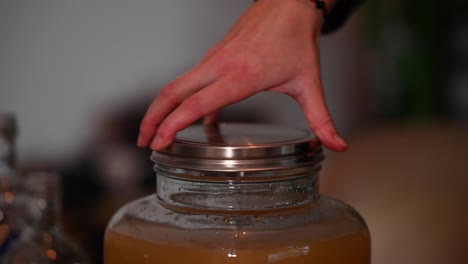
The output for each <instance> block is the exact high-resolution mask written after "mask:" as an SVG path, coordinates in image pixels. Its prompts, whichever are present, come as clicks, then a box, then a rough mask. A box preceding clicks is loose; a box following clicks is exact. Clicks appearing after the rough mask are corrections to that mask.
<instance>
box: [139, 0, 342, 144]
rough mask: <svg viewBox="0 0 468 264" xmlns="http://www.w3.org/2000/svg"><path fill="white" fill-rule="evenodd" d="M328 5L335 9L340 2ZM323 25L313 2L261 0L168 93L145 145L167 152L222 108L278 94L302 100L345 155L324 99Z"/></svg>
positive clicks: (143, 129)
mask: <svg viewBox="0 0 468 264" xmlns="http://www.w3.org/2000/svg"><path fill="white" fill-rule="evenodd" d="M326 5H327V8H328V10H330V9H331V8H332V7H333V5H334V0H329V1H326ZM322 24H323V11H322V10H319V9H317V8H316V7H315V5H314V4H313V3H311V2H310V1H307V0H260V1H257V2H256V3H255V4H253V5H252V6H251V7H250V8H249V9H248V10H247V11H246V12H245V13H244V14H243V15H242V16H241V17H240V18H239V20H238V21H237V23H236V24H235V25H234V26H233V27H232V28H231V30H230V31H229V32H228V33H227V35H226V36H225V37H224V38H223V39H222V40H221V41H220V42H219V43H218V44H217V45H215V46H214V47H213V48H212V49H211V50H210V51H209V52H208V53H207V54H206V56H205V57H204V59H203V60H202V61H201V62H200V63H199V64H197V65H196V66H195V67H194V68H193V69H191V70H190V71H189V72H187V73H185V74H183V75H182V76H180V77H179V78H177V79H176V80H174V81H173V82H171V83H170V84H169V85H167V86H166V87H164V88H163V89H162V91H161V93H160V94H159V96H157V97H156V98H155V99H154V101H153V103H152V104H151V106H150V107H149V108H148V110H147V112H146V114H145V117H144V118H143V121H142V123H141V126H140V135H139V138H138V143H137V144H138V146H140V147H148V146H151V148H152V149H154V150H161V149H163V148H165V147H167V146H168V145H169V144H170V143H171V142H172V140H173V139H174V137H175V135H176V133H177V132H178V131H180V130H182V129H184V128H186V127H187V126H189V125H191V124H192V123H194V122H196V121H197V120H199V119H200V118H203V117H205V120H204V121H205V123H213V122H216V120H217V116H218V114H217V113H218V111H219V110H220V109H222V108H223V107H225V106H227V105H230V104H234V103H236V102H239V101H241V100H244V99H246V98H248V97H250V96H252V95H255V94H257V93H259V92H262V91H275V92H281V93H285V94H287V95H290V96H292V97H293V98H294V99H295V100H296V101H297V102H298V104H299V105H300V106H301V108H302V110H303V111H304V114H305V116H306V119H307V122H308V123H309V125H310V128H311V129H312V130H313V131H314V132H315V133H316V134H317V136H318V137H319V138H320V140H321V141H322V143H323V145H325V146H326V147H327V148H329V149H331V150H334V151H344V150H346V149H347V147H348V145H347V144H346V142H345V141H344V140H343V139H342V138H341V137H340V136H339V135H338V133H337V131H336V128H335V125H334V123H333V120H332V118H331V116H330V114H329V111H328V108H327V105H326V102H325V98H324V93H323V86H322V80H321V73H320V54H319V40H320V31H321V28H322Z"/></svg>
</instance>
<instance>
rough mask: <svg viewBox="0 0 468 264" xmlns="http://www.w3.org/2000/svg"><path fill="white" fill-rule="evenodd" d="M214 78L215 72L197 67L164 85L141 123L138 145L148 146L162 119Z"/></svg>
mask: <svg viewBox="0 0 468 264" xmlns="http://www.w3.org/2000/svg"><path fill="white" fill-rule="evenodd" d="M214 80H215V73H214V72H212V71H211V72H210V71H207V70H201V69H200V67H197V68H195V69H193V70H191V71H189V72H187V73H186V74H184V75H182V76H181V77H179V78H178V79H176V80H175V81H173V82H172V83H170V84H169V85H167V86H166V87H164V88H163V89H162V90H161V93H160V94H159V96H158V97H156V99H155V100H154V101H153V103H152V104H151V106H150V107H149V108H148V110H147V111H146V114H145V116H144V118H143V120H142V122H141V125H140V134H139V136H138V142H137V145H138V146H139V147H147V146H148V145H149V144H150V142H151V140H152V139H153V136H154V134H155V133H156V131H157V129H158V126H159V125H160V123H161V122H162V120H163V119H164V118H165V117H166V116H167V115H168V114H169V113H171V112H172V111H173V110H174V109H175V108H176V107H177V106H178V105H179V104H181V103H182V102H183V101H184V100H185V99H186V98H188V97H189V96H190V95H192V94H193V93H195V92H196V91H198V90H199V89H201V88H203V87H205V86H207V85H209V84H210V83H211V82H213V81H214Z"/></svg>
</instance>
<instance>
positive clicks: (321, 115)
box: [296, 80, 348, 151]
mask: <svg viewBox="0 0 468 264" xmlns="http://www.w3.org/2000/svg"><path fill="white" fill-rule="evenodd" d="M305 84H307V85H308V86H309V87H304V89H301V90H302V91H303V93H301V94H300V95H299V97H300V98H296V100H297V101H298V102H299V104H300V105H301V107H302V110H303V111H304V114H305V116H306V119H307V122H308V123H309V125H310V127H311V128H312V130H313V131H314V132H315V134H316V135H317V136H318V137H319V138H320V141H322V144H323V145H324V146H325V147H327V148H329V149H331V150H334V151H345V150H346V149H347V148H348V144H347V143H346V142H345V141H344V140H343V139H342V138H341V137H340V136H339V135H338V132H337V130H336V128H335V124H334V123H333V119H332V118H331V116H330V113H329V111H328V107H327V105H326V102H325V98H324V95H323V89H322V84H321V82H320V80H316V81H314V82H305Z"/></svg>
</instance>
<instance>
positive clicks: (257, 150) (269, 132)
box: [151, 123, 323, 172]
mask: <svg viewBox="0 0 468 264" xmlns="http://www.w3.org/2000/svg"><path fill="white" fill-rule="evenodd" d="M151 159H152V160H153V161H154V162H155V163H156V164H157V165H160V166H161V165H162V166H166V167H173V168H180V169H190V170H200V171H220V172H238V171H239V172H242V171H266V170H279V169H291V168H298V167H304V166H313V165H317V164H319V163H320V161H321V160H323V151H322V146H321V143H320V141H319V140H318V138H317V137H316V136H315V135H314V134H312V133H310V132H308V131H306V130H297V129H291V128H285V127H279V126H274V125H266V124H240V123H221V124H218V125H217V126H212V127H207V126H202V125H194V126H191V127H188V128H186V129H185V130H183V131H181V132H179V133H178V134H177V136H176V138H175V140H174V142H173V143H172V144H171V145H170V146H169V147H168V148H166V149H164V150H162V151H158V152H156V151H154V152H153V154H152V156H151Z"/></svg>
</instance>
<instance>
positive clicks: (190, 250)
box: [104, 230, 370, 264]
mask: <svg viewBox="0 0 468 264" xmlns="http://www.w3.org/2000/svg"><path fill="white" fill-rule="evenodd" d="M241 233H242V231H241ZM283 241H284V239H283V238H282V237H278V238H277V239H275V241H269V243H268V246H267V247H264V246H262V247H257V246H259V245H249V246H248V247H245V245H244V246H243V245H239V244H237V245H236V246H233V247H229V248H223V247H218V248H217V247H205V246H200V247H197V246H194V245H193V246H190V247H188V246H180V245H176V244H174V243H170V244H164V243H159V242H158V243H152V242H149V241H146V240H140V239H135V238H132V237H130V236H128V235H124V234H121V233H117V232H115V231H112V230H108V231H107V233H106V237H105V246H104V251H105V252H104V254H105V263H106V264H124V263H132V264H149V263H152V264H182V263H193V264H198V263H200V264H202V263H203V264H225V263H226V264H228V263H242V264H266V263H275V264H299V263H303V264H368V263H370V250H369V241H368V237H367V234H361V233H359V234H350V235H346V236H343V237H338V238H335V239H330V240H323V241H319V242H314V243H300V244H296V245H291V244H289V245H284V242H283ZM224 242H225V241H224Z"/></svg>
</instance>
